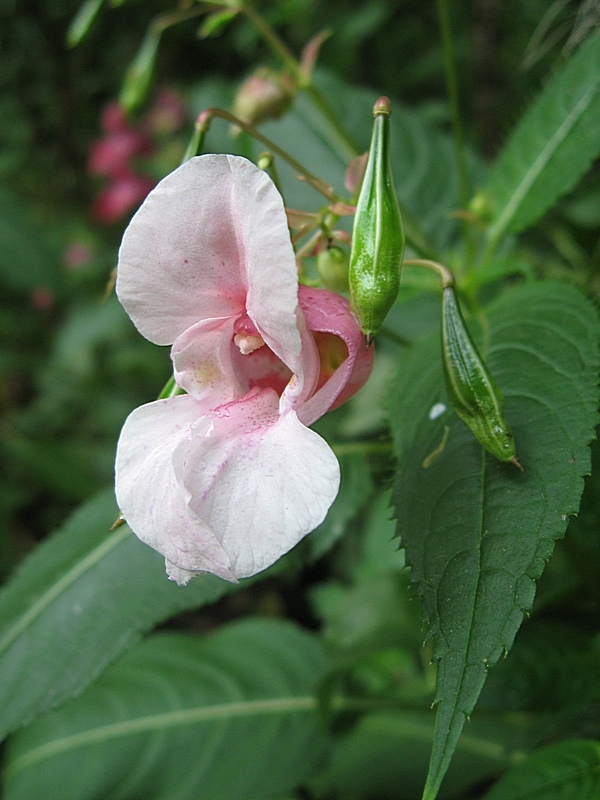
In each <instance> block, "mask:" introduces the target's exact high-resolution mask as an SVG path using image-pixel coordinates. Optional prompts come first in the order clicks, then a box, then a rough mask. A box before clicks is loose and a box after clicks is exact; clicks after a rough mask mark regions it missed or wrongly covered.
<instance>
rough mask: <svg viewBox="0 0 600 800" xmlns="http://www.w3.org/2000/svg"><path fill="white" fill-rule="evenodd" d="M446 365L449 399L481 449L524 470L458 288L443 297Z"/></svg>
mask: <svg viewBox="0 0 600 800" xmlns="http://www.w3.org/2000/svg"><path fill="white" fill-rule="evenodd" d="M442 363H443V367H444V379H445V382H446V391H447V392H448V398H449V400H450V403H451V404H452V406H453V408H454V410H455V411H456V413H457V414H458V416H459V417H460V418H461V419H462V420H463V422H465V423H466V424H467V425H468V427H469V428H470V429H471V431H472V432H473V434H474V435H475V437H476V439H477V441H478V442H479V443H480V444H481V446H482V447H483V448H484V449H485V450H487V451H488V452H489V453H491V454H492V455H493V456H495V457H496V458H498V459H499V460H500V461H512V463H513V464H514V465H515V466H516V467H518V468H519V469H520V470H522V469H523V468H522V466H521V464H520V463H519V461H518V459H517V456H516V453H515V443H514V439H513V436H512V433H511V432H510V428H509V426H508V423H507V422H506V420H505V419H504V398H503V397H502V392H501V391H500V389H499V388H498V385H497V384H496V381H495V380H494V379H493V377H492V376H491V374H490V372H489V370H488V369H487V367H486V365H485V364H484V362H483V359H482V358H481V356H480V355H479V352H478V350H477V348H476V346H475V343H474V342H473V340H472V339H471V336H470V335H469V331H468V330H467V327H466V325H465V321H464V319H463V316H462V313H461V310H460V307H459V305H458V300H457V297H456V293H455V290H454V286H446V287H445V288H444V290H443V295H442Z"/></svg>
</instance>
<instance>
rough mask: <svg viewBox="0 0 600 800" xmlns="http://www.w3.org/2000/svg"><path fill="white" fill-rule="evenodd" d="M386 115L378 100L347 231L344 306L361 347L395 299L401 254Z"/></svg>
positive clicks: (401, 233)
mask: <svg viewBox="0 0 600 800" xmlns="http://www.w3.org/2000/svg"><path fill="white" fill-rule="evenodd" d="M390 113H391V105H390V101H389V99H388V98H387V97H380V98H379V100H378V101H377V102H376V103H375V106H374V108H373V115H374V117H375V121H374V123H373V134H372V137H371V147H370V150H369V157H368V160H367V166H366V170H365V176H364V178H363V182H362V186H361V190H360V194H359V197H358V203H357V206H356V216H355V218H354V228H353V232H352V250H351V253H350V271H349V283H350V302H351V305H352V309H353V311H354V313H355V314H356V316H357V318H358V321H359V323H360V326H361V328H362V331H363V333H364V334H365V339H366V341H367V344H370V343H371V341H372V340H373V337H374V335H375V334H376V333H377V331H378V330H379V329H380V327H381V325H382V324H383V321H384V319H385V317H386V315H387V313H388V311H389V310H390V308H391V307H392V305H393V304H394V302H395V300H396V297H397V296H398V289H399V288H400V265H401V264H402V256H403V255H404V242H405V237H404V228H403V226H402V218H401V216H400V209H399V207H398V200H397V199H396V192H395V190H394V182H393V178H392V169H391V163H390Z"/></svg>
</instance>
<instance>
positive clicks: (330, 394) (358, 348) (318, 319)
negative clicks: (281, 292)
mask: <svg viewBox="0 0 600 800" xmlns="http://www.w3.org/2000/svg"><path fill="white" fill-rule="evenodd" d="M298 297H299V301H300V307H301V309H302V311H303V312H304V317H305V319H306V325H307V326H308V329H309V330H310V331H312V332H313V333H316V334H326V335H327V334H329V335H331V336H332V337H334V336H335V337H338V339H339V344H341V342H343V343H344V345H345V353H346V355H345V358H343V360H341V363H337V361H335V362H334V363H333V364H328V363H327V361H328V353H327V339H326V337H322V338H321V340H320V343H321V346H320V348H319V349H320V355H321V360H322V364H321V371H322V372H327V373H328V374H327V375H326V376H325V377H326V380H324V381H323V380H322V381H321V385H320V386H319V387H318V388H317V391H316V392H315V393H314V394H313V395H312V396H311V397H310V398H309V399H308V400H307V401H306V402H305V403H303V404H302V405H301V406H298V408H297V412H298V417H299V418H300V420H301V421H302V422H303V423H304V424H305V425H312V424H313V422H315V421H316V420H317V419H319V418H320V417H322V416H323V414H325V413H326V412H327V411H329V410H330V409H332V408H337V407H338V406H340V405H342V403H345V402H346V400H349V399H350V398H351V397H352V396H353V395H354V394H356V392H357V391H358V390H359V389H360V388H361V387H362V386H363V384H364V383H365V382H366V381H367V379H368V377H369V375H370V374H371V370H372V368H373V357H374V348H373V347H370V348H367V347H366V345H365V341H364V337H363V334H362V332H361V330H360V327H359V325H358V323H357V321H356V318H355V317H354V315H353V313H352V311H351V309H350V305H349V303H348V301H347V300H346V299H345V298H343V297H341V296H340V295H338V294H335V293H334V292H330V291H328V290H327V289H314V288H310V287H308V286H300V289H299V293H298ZM331 350H332V356H333V358H334V359H337V358H338V354H339V351H340V348H339V346H334V347H333V348H331Z"/></svg>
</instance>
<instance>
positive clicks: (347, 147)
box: [240, 1, 359, 161]
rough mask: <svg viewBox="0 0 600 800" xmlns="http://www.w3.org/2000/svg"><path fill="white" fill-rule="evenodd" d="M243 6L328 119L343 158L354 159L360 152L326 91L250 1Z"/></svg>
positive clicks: (298, 84) (327, 121) (302, 89)
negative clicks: (313, 81)
mask: <svg viewBox="0 0 600 800" xmlns="http://www.w3.org/2000/svg"><path fill="white" fill-rule="evenodd" d="M240 10H241V11H242V12H243V13H244V14H245V15H246V17H247V18H248V19H249V20H250V22H251V23H252V24H253V25H254V27H255V28H256V30H257V31H258V32H259V33H260V34H261V36H262V37H263V39H264V40H265V42H266V43H267V45H268V46H269V47H270V49H271V51H272V52H273V53H274V54H275V55H276V56H277V57H278V58H280V59H281V61H282V62H283V64H284V65H285V67H287V69H288V70H289V71H290V72H291V74H292V75H293V77H294V78H295V80H296V83H297V86H298V88H299V89H300V90H301V91H304V92H305V93H306V95H307V96H308V98H309V99H310V101H311V102H312V104H313V106H314V107H315V108H316V109H317V111H318V112H319V114H320V115H321V117H322V118H323V119H324V121H325V122H326V123H327V127H328V128H329V133H330V136H331V138H332V142H333V144H334V145H335V146H336V147H337V149H338V151H339V153H340V155H341V156H342V158H343V159H344V160H347V161H351V160H352V159H353V158H355V157H356V156H357V155H358V154H359V149H358V147H357V145H356V144H355V142H354V141H353V140H352V137H351V136H349V134H348V133H347V132H346V130H345V129H344V127H343V126H342V125H341V124H340V121H339V120H338V118H337V117H336V115H335V113H334V112H333V111H332V110H331V108H330V107H329V104H328V103H327V101H326V100H325V98H324V97H323V95H322V94H321V93H320V92H319V90H318V89H317V88H316V86H315V85H314V84H313V83H312V80H311V78H310V76H309V75H307V74H306V72H305V71H304V70H303V69H302V66H301V64H300V63H299V62H298V59H297V58H296V57H295V56H294V54H293V53H292V52H291V51H290V49H289V48H288V47H287V45H286V44H285V43H284V42H283V41H282V40H281V39H280V38H279V36H277V34H276V33H275V31H274V30H273V28H271V26H270V25H269V24H268V23H267V22H266V21H265V20H264V18H263V17H261V15H260V14H259V13H258V12H257V11H256V9H255V8H254V7H253V6H252V5H251V4H250V3H249V2H247V1H246V2H244V3H243V4H242V5H241V7H240Z"/></svg>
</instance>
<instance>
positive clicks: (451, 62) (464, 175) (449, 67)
mask: <svg viewBox="0 0 600 800" xmlns="http://www.w3.org/2000/svg"><path fill="white" fill-rule="evenodd" d="M437 12H438V20H439V24H440V31H441V35H442V47H443V51H444V71H445V73H446V88H447V91H448V100H449V102H450V117H451V121H452V133H453V139H454V155H455V159H456V170H457V174H458V192H459V202H460V207H461V208H463V209H465V208H467V205H468V203H469V198H470V196H471V188H470V185H469V173H468V170H467V161H466V158H465V147H464V137H463V129H462V122H461V117H460V101H459V96H458V76H457V72H456V60H455V58H454V48H453V46H452V29H451V27H450V13H449V9H448V0H437ZM463 237H464V241H465V245H466V250H467V253H468V255H469V260H470V258H471V256H472V244H471V229H470V227H469V225H468V223H467V222H466V221H463Z"/></svg>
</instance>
